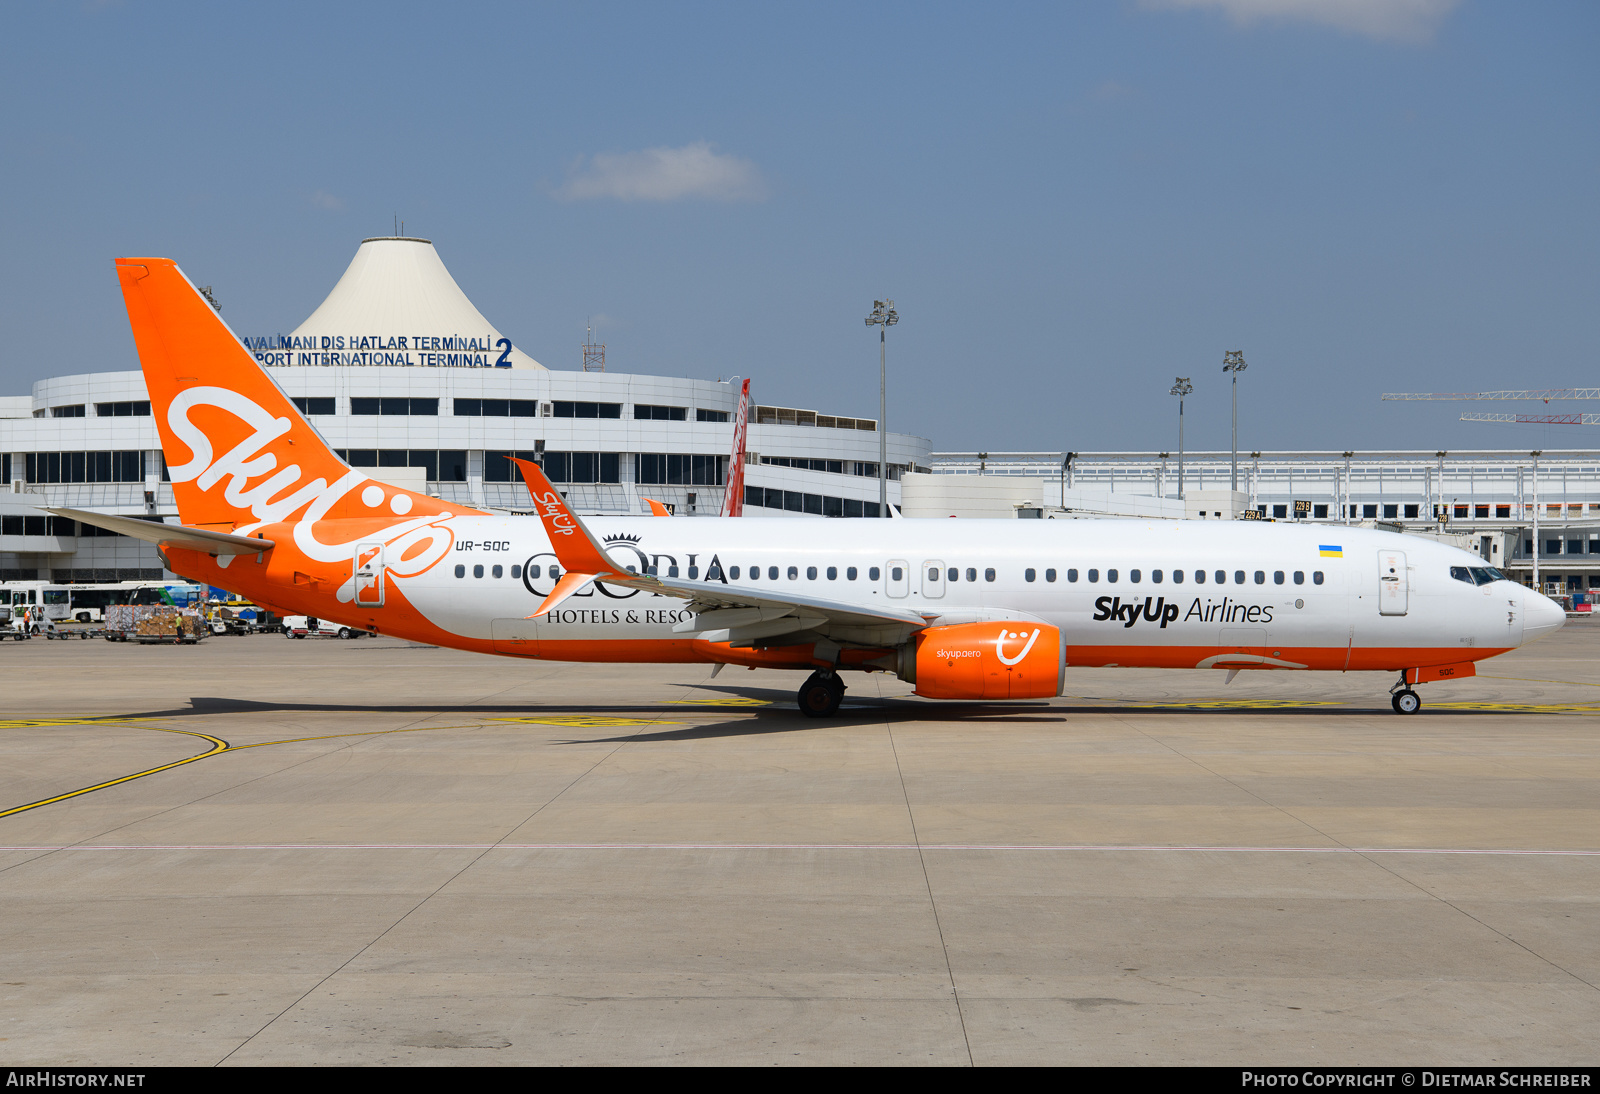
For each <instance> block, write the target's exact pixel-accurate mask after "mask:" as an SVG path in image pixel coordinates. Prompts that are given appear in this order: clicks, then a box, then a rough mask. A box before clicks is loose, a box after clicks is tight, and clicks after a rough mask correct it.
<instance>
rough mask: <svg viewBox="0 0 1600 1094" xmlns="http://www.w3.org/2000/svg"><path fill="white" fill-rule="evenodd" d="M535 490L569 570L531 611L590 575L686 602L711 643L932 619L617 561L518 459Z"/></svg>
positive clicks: (695, 627) (871, 630)
mask: <svg viewBox="0 0 1600 1094" xmlns="http://www.w3.org/2000/svg"><path fill="white" fill-rule="evenodd" d="M515 462H516V463H517V465H518V466H519V467H520V468H521V469H522V473H523V477H524V479H525V480H526V481H527V483H528V490H529V492H530V493H531V494H532V495H533V499H534V505H535V508H536V509H537V510H538V513H539V518H540V519H541V520H543V521H544V524H545V531H546V533H547V534H548V535H549V537H550V542H551V545H552V547H553V548H554V550H555V555H556V558H557V559H558V560H559V561H560V563H561V566H562V568H563V569H564V570H565V571H566V573H565V574H563V575H562V577H561V580H560V581H559V582H558V583H557V584H556V587H555V589H553V590H552V591H551V593H550V595H549V596H547V597H546V598H545V600H544V603H542V604H540V605H539V608H538V610H537V611H535V612H534V613H533V616H532V617H531V618H535V619H536V618H538V617H540V616H542V615H544V614H545V613H547V612H549V611H551V610H552V609H553V608H555V607H556V606H557V605H558V604H560V603H561V602H562V601H564V600H565V599H566V598H567V597H569V596H571V595H572V594H573V593H576V592H579V591H580V590H582V589H584V588H585V587H587V586H588V585H589V584H590V583H591V582H594V581H603V582H605V583H606V584H607V585H620V586H622V587H624V588H629V589H639V590H641V591H644V592H652V593H658V594H660V595H662V596H670V597H676V598H677V599H679V600H684V601H687V602H688V607H689V609H690V610H691V611H693V612H694V613H695V618H694V619H693V620H691V621H687V622H685V623H680V624H679V625H678V626H677V627H676V628H674V629H675V630H677V631H678V632H679V633H690V634H698V635H699V636H700V637H703V638H705V639H707V640H708V641H713V642H734V643H738V642H742V641H750V640H754V639H757V638H770V637H774V636H777V635H786V634H790V633H798V632H816V633H819V634H822V635H826V636H828V637H830V638H832V637H837V638H841V639H844V640H855V641H861V642H867V643H871V644H880V643H884V642H887V641H891V640H895V641H897V640H902V639H903V638H904V637H905V636H906V635H908V634H910V633H911V632H912V631H917V630H921V629H923V628H924V627H926V626H928V619H927V618H925V617H924V616H921V615H919V614H917V613H916V612H913V611H911V610H909V609H906V608H894V607H889V606H887V605H886V606H884V607H881V608H874V607H865V606H862V605H859V604H845V603H842V602H840V601H836V600H827V599H824V598H822V597H813V596H801V595H795V594H784V595H781V596H780V595H775V594H772V593H768V592H767V591H766V590H764V589H762V590H756V589H745V588H740V587H736V586H732V585H725V584H723V583H722V582H719V581H685V580H682V579H680V578H673V577H657V576H656V575H654V574H640V573H634V572H632V571H630V570H627V569H624V568H621V567H619V566H618V565H617V564H616V563H615V562H613V561H612V560H611V559H610V558H609V557H608V556H607V555H606V554H605V549H604V548H603V547H602V546H601V545H600V543H599V541H598V540H596V539H595V538H594V535H593V533H591V532H590V531H589V529H588V527H587V526H585V525H584V523H583V521H582V519H581V518H579V517H578V515H577V514H576V513H573V512H572V511H571V510H570V509H568V508H567V505H566V502H565V501H564V500H562V497H561V494H560V492H559V491H557V490H556V489H555V487H554V486H552V485H551V484H550V480H549V479H547V478H545V476H544V472H543V471H542V470H541V469H540V468H539V466H538V465H537V464H534V463H531V462H529V461H527V460H516V461H515Z"/></svg>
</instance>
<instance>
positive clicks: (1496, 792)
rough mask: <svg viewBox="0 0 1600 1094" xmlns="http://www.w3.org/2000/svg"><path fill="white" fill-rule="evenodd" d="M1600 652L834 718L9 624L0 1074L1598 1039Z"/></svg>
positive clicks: (711, 689)
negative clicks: (1393, 683) (1395, 690)
mask: <svg viewBox="0 0 1600 1094" xmlns="http://www.w3.org/2000/svg"><path fill="white" fill-rule="evenodd" d="M1597 654H1600V628H1597V627H1593V626H1592V625H1590V624H1588V623H1586V622H1585V623H1578V624H1574V625H1571V626H1569V627H1568V628H1567V629H1566V630H1564V631H1562V632H1560V633H1559V634H1557V635H1556V636H1554V637H1553V638H1550V639H1547V640H1546V641H1545V642H1544V643H1543V644H1542V645H1535V646H1533V647H1530V648H1528V649H1526V650H1521V651H1517V652H1515V653H1512V654H1509V655H1507V656H1504V657H1501V658H1498V659H1495V660H1493V661H1489V662H1485V663H1483V664H1482V665H1481V666H1480V668H1481V670H1482V675H1480V676H1479V677H1477V678H1475V679H1472V680H1465V681H1456V682H1451V683H1448V684H1433V685H1427V686H1426V687H1424V688H1422V689H1421V692H1422V696H1423V701H1424V706H1423V709H1422V712H1421V713H1419V714H1417V715H1414V716H1409V717H1408V716H1401V715H1397V714H1395V713H1393V712H1392V711H1391V709H1390V707H1389V700H1388V694H1387V692H1388V687H1389V684H1390V680H1389V678H1388V677H1387V676H1379V675H1373V674H1350V675H1334V674H1311V673H1289V672H1250V673H1244V674H1241V675H1240V676H1239V677H1238V678H1237V679H1236V680H1234V682H1233V683H1232V684H1229V685H1224V683H1223V680H1224V675H1223V674H1222V673H1221V672H1216V671H1209V672H1169V673H1160V672H1148V671H1133V670H1117V669H1107V670H1072V671H1070V672H1069V674H1068V691H1069V695H1068V696H1066V697H1063V698H1060V699H1057V700H1054V701H1050V702H1024V703H1017V704H1010V705H1006V704H957V703H942V702H933V701H927V700H922V699H918V698H916V697H914V696H911V695H909V691H910V689H909V688H908V687H907V686H905V685H904V684H901V683H899V682H898V681H896V680H894V679H893V678H882V677H872V678H867V677H860V676H857V677H855V678H854V679H851V680H849V683H850V688H851V690H850V691H849V693H848V694H847V696H846V699H845V705H844V707H843V709H842V710H841V712H840V716H839V717H837V718H836V719H833V720H831V721H814V720H810V719H806V718H803V717H802V716H800V715H799V713H798V712H797V711H796V710H795V709H794V705H793V695H794V689H795V688H796V686H797V685H798V683H799V680H798V678H797V677H796V676H794V675H790V674H783V673H776V672H768V671H756V672H749V671H744V670H739V669H729V670H726V671H724V672H723V673H722V674H721V675H720V676H718V677H717V678H716V679H714V680H713V679H711V678H710V672H709V669H708V668H706V667H700V666H659V667H656V666H611V665H566V664H558V663H539V662H529V661H516V660H510V659H495V658H487V657H480V656H476V655H473V654H467V653H459V652H455V651H451V650H446V649H437V648H432V647H424V646H414V645H409V644H406V643H403V642H398V641H391V640H386V639H376V640H371V639H366V640H358V641H348V642H341V641H337V640H324V641H314V640H307V641H293V642H286V641H284V640H283V638H282V637H279V636H267V635H260V636H252V637H215V638H209V639H207V640H206V641H204V642H203V643H201V644H200V645H198V646H194V647H181V648H180V647H171V646H160V647H145V646H137V645H132V644H126V645H125V644H112V643H106V642H98V641H93V642H44V641H34V642H28V643H12V642H4V643H0V671H3V673H4V680H5V687H4V691H5V700H4V704H3V706H0V710H3V711H4V712H5V713H4V714H3V715H0V955H3V966H4V967H3V969H0V1064H5V1065H28V1066H40V1065H52V1064H53V1065H104V1066H118V1067H134V1068H136V1067H139V1066H153V1065H213V1064H290V1065H306V1064H443V1065H472V1064H491V1065H495V1064H498V1065H504V1064H644V1063H662V1064H671V1063H687V1064H891V1063H902V1064H903V1063H926V1064H955V1065H964V1064H969V1063H970V1064H1221V1065H1240V1066H1243V1065H1266V1064H1292V1065H1315V1064H1340V1065H1374V1066H1376V1065H1394V1064H1435V1065H1468V1064H1487V1065H1500V1064H1505V1065H1579V1064H1590V1065H1592V1064H1594V1063H1595V1062H1596V1057H1597V1051H1596V1036H1595V1033H1596V1030H1597V1029H1600V667H1597V660H1596V655H1597ZM95 787H98V788H97V789H91V788H95ZM77 791H83V792H81V793H77ZM37 802H45V803H46V804H39V805H33V803H37ZM8 811H10V812H8Z"/></svg>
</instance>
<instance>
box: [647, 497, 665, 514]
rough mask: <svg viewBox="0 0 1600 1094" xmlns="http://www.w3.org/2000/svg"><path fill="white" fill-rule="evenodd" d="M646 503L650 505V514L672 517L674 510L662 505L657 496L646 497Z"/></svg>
mask: <svg viewBox="0 0 1600 1094" xmlns="http://www.w3.org/2000/svg"><path fill="white" fill-rule="evenodd" d="M644 503H645V504H646V505H648V506H649V507H650V515H651V516H652V517H670V516H671V515H672V510H670V509H668V508H667V507H666V506H665V505H662V504H661V503H660V502H659V501H657V500H656V499H655V498H645V499H644Z"/></svg>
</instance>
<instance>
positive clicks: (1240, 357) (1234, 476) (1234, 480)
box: [1222, 349, 1245, 491]
mask: <svg viewBox="0 0 1600 1094" xmlns="http://www.w3.org/2000/svg"><path fill="white" fill-rule="evenodd" d="M1244 370H1245V363H1244V351H1243V350H1238V349H1231V350H1229V351H1228V352H1227V353H1225V354H1224V355H1223V357H1222V371H1223V372H1231V373H1233V462H1232V464H1231V465H1230V466H1231V471H1230V473H1229V477H1228V489H1230V490H1234V491H1237V490H1238V489H1239V373H1241V372H1243V371H1244Z"/></svg>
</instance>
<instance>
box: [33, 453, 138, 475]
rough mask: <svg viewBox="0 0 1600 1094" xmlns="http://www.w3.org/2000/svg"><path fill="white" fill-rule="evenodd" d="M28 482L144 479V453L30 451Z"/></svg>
mask: <svg viewBox="0 0 1600 1094" xmlns="http://www.w3.org/2000/svg"><path fill="white" fill-rule="evenodd" d="M26 470H27V477H28V481H29V482H143V481H144V453H143V452H137V451H135V452H29V453H28V454H27V459H26Z"/></svg>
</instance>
